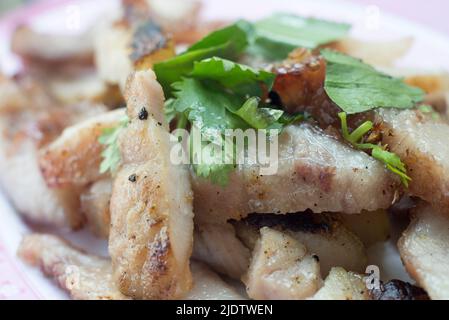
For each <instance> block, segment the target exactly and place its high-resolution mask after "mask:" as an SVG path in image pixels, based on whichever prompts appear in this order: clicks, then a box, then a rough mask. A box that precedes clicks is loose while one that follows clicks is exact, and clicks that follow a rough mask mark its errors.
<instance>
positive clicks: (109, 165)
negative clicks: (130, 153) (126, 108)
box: [98, 116, 128, 173]
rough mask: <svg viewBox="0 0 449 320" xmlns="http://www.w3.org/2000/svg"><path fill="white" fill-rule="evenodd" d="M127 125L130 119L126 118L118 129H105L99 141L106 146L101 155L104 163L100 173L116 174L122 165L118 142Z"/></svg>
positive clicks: (101, 165)
mask: <svg viewBox="0 0 449 320" xmlns="http://www.w3.org/2000/svg"><path fill="white" fill-rule="evenodd" d="M127 125H128V117H126V116H125V117H124V118H123V119H122V120H121V121H120V123H119V124H118V125H117V126H116V127H114V128H107V129H104V130H103V133H102V135H101V136H100V137H99V138H98V141H99V142H100V143H101V144H102V145H104V146H105V149H104V150H103V152H102V153H101V156H102V157H103V161H102V162H101V164H100V173H106V172H107V171H111V172H115V171H116V170H117V168H118V166H119V165H120V162H121V155H120V149H119V146H118V141H117V140H118V137H119V136H120V134H121V132H122V131H123V130H124V129H125V128H126V127H127Z"/></svg>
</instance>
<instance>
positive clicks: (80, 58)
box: [11, 26, 93, 66]
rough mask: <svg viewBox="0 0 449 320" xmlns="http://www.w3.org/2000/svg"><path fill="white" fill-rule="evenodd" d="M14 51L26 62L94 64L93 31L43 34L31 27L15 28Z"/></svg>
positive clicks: (12, 44) (12, 43)
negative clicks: (77, 33) (68, 34)
mask: <svg viewBox="0 0 449 320" xmlns="http://www.w3.org/2000/svg"><path fill="white" fill-rule="evenodd" d="M11 46H12V50H13V52H14V53H16V54H17V55H19V56H20V57H22V58H23V59H24V60H25V62H28V63H32V64H37V65H39V64H40V65H41V66H42V64H44V65H46V64H48V65H55V64H61V65H62V64H77V65H86V64H93V39H92V34H91V32H86V33H83V34H80V35H73V36H67V35H57V34H43V33H40V32H37V31H34V30H32V29H31V28H30V27H27V26H21V27H19V28H17V29H16V30H15V32H14V33H13V36H12V40H11Z"/></svg>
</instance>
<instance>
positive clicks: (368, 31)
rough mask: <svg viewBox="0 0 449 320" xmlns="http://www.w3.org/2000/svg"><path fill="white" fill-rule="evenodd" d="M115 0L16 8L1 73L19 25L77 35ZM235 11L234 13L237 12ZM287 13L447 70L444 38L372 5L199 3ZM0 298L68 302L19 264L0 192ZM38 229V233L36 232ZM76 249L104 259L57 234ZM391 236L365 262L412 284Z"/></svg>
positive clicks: (15, 64) (1, 43)
mask: <svg viewBox="0 0 449 320" xmlns="http://www.w3.org/2000/svg"><path fill="white" fill-rule="evenodd" d="M117 6H118V2H116V1H105V0H102V1H95V2H93V1H85V0H79V1H43V2H42V3H39V4H37V5H33V6H30V7H26V8H23V9H19V10H18V11H16V12H12V13H10V14H8V15H6V16H4V17H3V18H2V20H0V36H1V37H0V39H1V40H0V62H1V65H0V68H1V70H2V72H3V73H5V74H14V73H15V72H17V71H18V70H20V68H21V65H20V62H19V60H18V59H16V58H15V57H14V55H13V54H12V53H11V52H10V50H9V37H10V33H11V32H12V30H13V29H14V27H15V26H17V25H18V24H19V23H27V24H30V25H31V26H32V27H33V28H36V29H37V30H40V31H47V32H57V33H62V34H71V33H79V32H82V31H83V30H85V29H86V28H88V27H89V26H90V25H91V24H92V22H93V21H95V20H96V19H98V17H101V15H104V14H114V11H115V9H116V8H117ZM236 8H238V10H237V9H236ZM282 11H288V12H292V13H295V14H299V15H303V16H316V17H320V18H325V19H331V20H339V21H342V22H348V23H351V24H352V25H353V30H352V36H353V37H355V38H358V39H363V40H373V41H374V40H382V41H394V40H397V39H403V38H409V37H412V38H413V41H414V42H413V46H412V48H411V49H410V51H409V52H408V54H407V55H406V56H405V57H404V58H402V59H401V60H400V61H398V63H397V66H396V67H398V68H403V69H411V70H423V72H425V71H441V70H446V71H449V60H448V59H447V57H448V56H449V40H448V39H447V38H446V37H445V36H444V35H440V34H438V33H437V32H434V31H432V30H430V29H428V28H427V27H425V26H420V25H416V24H414V23H412V22H409V21H405V20H403V19H401V18H398V17H395V16H391V15H389V14H388V13H384V12H381V11H379V10H378V9H376V8H375V7H364V6H358V5H355V4H353V3H349V2H345V1H326V0H319V1H313V2H312V1H299V0H298V1H287V0H281V1H279V0H264V1H256V0H247V1H236V0H228V1H226V3H225V4H224V3H223V2H222V1H219V0H205V1H204V13H203V14H204V16H205V17H206V18H207V19H219V20H224V21H228V20H229V21H232V20H235V19H237V18H246V19H250V20H253V19H257V18H260V17H263V16H266V15H268V14H270V13H273V12H282ZM0 221H1V224H0V299H67V298H68V296H67V295H66V294H65V293H64V292H63V291H62V290H60V289H59V288H58V287H57V286H56V285H55V284H54V283H53V282H52V281H51V280H49V279H46V278H45V277H44V276H42V275H41V273H40V272H39V271H37V270H35V269H33V268H30V267H28V266H26V265H24V264H23V263H22V262H21V261H20V260H19V259H17V258H16V250H17V247H18V245H19V243H20V241H21V238H22V236H23V235H24V234H26V233H29V232H30V231H31V230H33V226H30V225H28V224H26V223H25V222H24V221H22V219H21V218H20V217H19V216H18V215H17V214H16V213H15V212H14V209H13V208H12V206H11V205H10V203H9V202H8V199H7V198H6V197H5V196H4V195H2V194H0ZM38 231H42V230H38ZM58 233H60V234H63V236H64V237H65V238H67V239H69V240H70V241H73V242H74V243H75V244H77V245H78V246H80V247H82V248H85V249H88V250H89V251H90V252H93V253H96V254H99V255H103V256H106V255H107V243H106V241H102V240H98V239H96V238H94V237H93V236H91V235H90V234H89V232H87V231H80V232H76V233H74V232H71V231H58ZM394 241H396V238H395V237H392V240H391V241H390V242H387V243H382V244H378V245H376V246H374V247H372V248H370V250H369V260H370V261H369V262H370V264H372V265H380V266H382V267H381V270H380V273H381V277H382V278H384V279H391V278H398V279H401V280H404V281H409V282H413V281H412V280H411V279H410V278H409V277H408V275H407V274H406V272H405V270H404V268H403V266H402V264H401V261H400V258H399V255H398V253H397V249H396V247H395V243H394Z"/></svg>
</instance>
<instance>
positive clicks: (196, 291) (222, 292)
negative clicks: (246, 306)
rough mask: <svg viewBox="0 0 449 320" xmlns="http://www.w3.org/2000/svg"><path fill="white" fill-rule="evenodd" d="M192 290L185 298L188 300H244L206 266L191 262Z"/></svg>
mask: <svg viewBox="0 0 449 320" xmlns="http://www.w3.org/2000/svg"><path fill="white" fill-rule="evenodd" d="M190 268H191V269H192V276H193V287H192V290H190V292H189V293H188V294H187V296H185V297H184V298H185V299H188V300H243V299H245V298H244V297H243V296H242V295H241V294H239V293H238V292H237V291H236V290H235V289H234V288H233V287H231V286H230V285H228V284H227V283H226V282H224V281H223V280H222V279H221V278H220V277H219V276H218V275H217V274H216V273H214V272H213V271H211V270H210V269H209V267H208V266H206V265H205V264H203V263H201V262H197V261H192V262H191V264H190Z"/></svg>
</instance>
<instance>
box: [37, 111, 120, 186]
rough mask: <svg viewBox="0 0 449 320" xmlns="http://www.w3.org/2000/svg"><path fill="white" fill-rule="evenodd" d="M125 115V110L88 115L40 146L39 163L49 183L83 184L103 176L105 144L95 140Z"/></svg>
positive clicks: (61, 184) (64, 184)
mask: <svg viewBox="0 0 449 320" xmlns="http://www.w3.org/2000/svg"><path fill="white" fill-rule="evenodd" d="M124 117H125V110H124V109H118V110H114V111H110V112H108V113H102V114H99V115H98V116H95V117H91V118H89V119H87V120H85V121H83V122H80V123H77V124H76V125H74V126H70V127H68V128H66V129H65V130H64V131H63V133H62V134H61V135H60V136H59V137H58V138H57V139H56V140H55V141H53V142H52V143H51V144H49V145H48V146H46V147H45V148H43V149H42V150H41V156H40V159H39V164H40V168H41V170H42V174H43V176H44V178H45V181H46V182H47V184H48V186H50V187H52V188H64V187H85V186H87V185H88V184H90V183H92V182H95V181H97V180H99V179H101V178H103V177H104V176H105V175H104V174H101V173H100V163H101V161H102V156H101V152H102V151H103V149H104V146H103V145H101V144H100V142H99V141H98V139H99V137H100V136H101V134H102V133H103V132H104V130H105V129H110V128H114V127H116V126H117V125H118V124H119V123H120V121H121V120H123V118H124Z"/></svg>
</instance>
